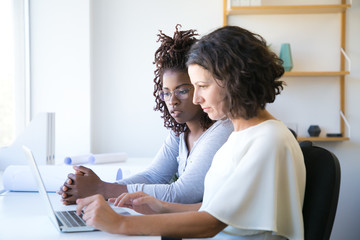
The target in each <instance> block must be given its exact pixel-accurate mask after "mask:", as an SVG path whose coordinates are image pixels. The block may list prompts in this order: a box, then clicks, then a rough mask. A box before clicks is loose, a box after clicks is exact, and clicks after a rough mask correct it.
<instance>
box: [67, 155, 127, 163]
mask: <svg viewBox="0 0 360 240" xmlns="http://www.w3.org/2000/svg"><path fill="white" fill-rule="evenodd" d="M126 159H127V154H126V153H123V152H120V153H102V154H85V155H79V156H71V157H66V158H65V159H64V163H65V164H67V165H79V164H88V163H89V164H102V163H117V162H125V161H126Z"/></svg>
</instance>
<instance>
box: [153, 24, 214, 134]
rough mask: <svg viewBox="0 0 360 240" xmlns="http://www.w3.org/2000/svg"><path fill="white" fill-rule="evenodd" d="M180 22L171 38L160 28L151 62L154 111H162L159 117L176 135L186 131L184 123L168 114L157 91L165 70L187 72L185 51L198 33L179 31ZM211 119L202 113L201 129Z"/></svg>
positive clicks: (191, 30)
mask: <svg viewBox="0 0 360 240" xmlns="http://www.w3.org/2000/svg"><path fill="white" fill-rule="evenodd" d="M180 27H181V25H180V24H177V25H176V27H175V28H176V31H175V32H174V36H173V37H172V38H171V37H169V36H167V35H166V34H164V33H163V32H162V31H161V30H160V33H159V34H158V35H157V36H158V37H159V38H158V40H157V42H160V43H161V45H160V47H159V48H158V49H157V50H156V52H155V61H154V62H153V63H154V64H155V66H156V70H155V71H154V74H155V78H154V83H155V85H154V92H153V95H154V97H155V104H156V105H155V107H154V110H155V111H160V112H161V113H162V116H161V118H163V119H164V126H165V127H166V128H168V129H171V130H172V131H174V132H175V134H176V135H177V136H178V135H179V134H180V133H182V132H185V131H187V129H188V128H187V126H186V124H185V123H183V124H180V123H178V122H176V121H175V119H174V118H173V117H172V116H171V115H170V113H169V110H168V108H167V106H166V104H165V102H164V101H162V100H161V99H160V96H159V93H160V91H161V90H162V88H163V79H162V77H163V75H164V73H165V71H168V70H171V71H175V72H185V73H187V66H186V61H187V53H188V51H189V50H190V48H191V46H192V45H193V44H194V43H195V42H196V41H197V39H196V37H195V36H197V35H198V34H197V33H196V30H193V29H190V30H187V31H180V30H179V28H180ZM212 123H213V121H212V120H211V119H210V118H209V117H208V115H207V114H206V113H203V114H202V116H201V117H200V124H201V126H202V127H203V129H207V128H209V127H210V126H211V124H212Z"/></svg>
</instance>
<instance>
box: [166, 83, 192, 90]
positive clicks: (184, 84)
mask: <svg viewBox="0 0 360 240" xmlns="http://www.w3.org/2000/svg"><path fill="white" fill-rule="evenodd" d="M182 86H192V84H191V83H183V84H180V85H179V86H176V87H175V89H178V88H180V87H182ZM163 89H169V88H167V87H164V88H163Z"/></svg>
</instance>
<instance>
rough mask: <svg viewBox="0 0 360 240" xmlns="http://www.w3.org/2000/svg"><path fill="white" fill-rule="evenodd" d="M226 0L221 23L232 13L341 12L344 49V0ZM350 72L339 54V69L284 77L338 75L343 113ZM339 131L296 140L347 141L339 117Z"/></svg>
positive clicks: (343, 57)
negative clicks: (280, 1) (333, 0)
mask: <svg viewBox="0 0 360 240" xmlns="http://www.w3.org/2000/svg"><path fill="white" fill-rule="evenodd" d="M228 1H230V0H223V25H224V26H225V25H227V24H228V17H229V16H232V15H250V14H251V15H264V14H272V15H276V14H329V13H339V14H341V24H340V26H341V29H340V30H341V36H340V48H342V49H343V50H344V51H345V39H346V38H345V26H346V11H347V9H348V8H350V7H351V4H347V2H346V0H341V4H321V5H260V6H231V5H228ZM349 74H350V72H349V71H347V70H346V69H345V56H344V55H341V56H340V71H319V72H316V71H315V72H313V71H309V72H306V71H304V72H296V71H294V72H285V74H284V77H338V78H339V91H340V111H341V112H342V113H343V114H345V76H346V75H349ZM340 131H341V133H342V134H343V136H344V137H301V136H300V137H298V138H297V139H298V141H348V140H350V138H349V137H346V136H345V122H344V120H343V119H342V118H341V117H340Z"/></svg>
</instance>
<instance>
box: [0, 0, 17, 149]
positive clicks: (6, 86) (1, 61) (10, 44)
mask: <svg viewBox="0 0 360 240" xmlns="http://www.w3.org/2000/svg"><path fill="white" fill-rule="evenodd" d="M13 12H14V11H13V0H1V1H0V147H2V146H6V145H9V144H11V142H12V141H13V140H14V138H15V96H14V94H15V89H14V86H15V78H14V24H13V19H14V18H13Z"/></svg>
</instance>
